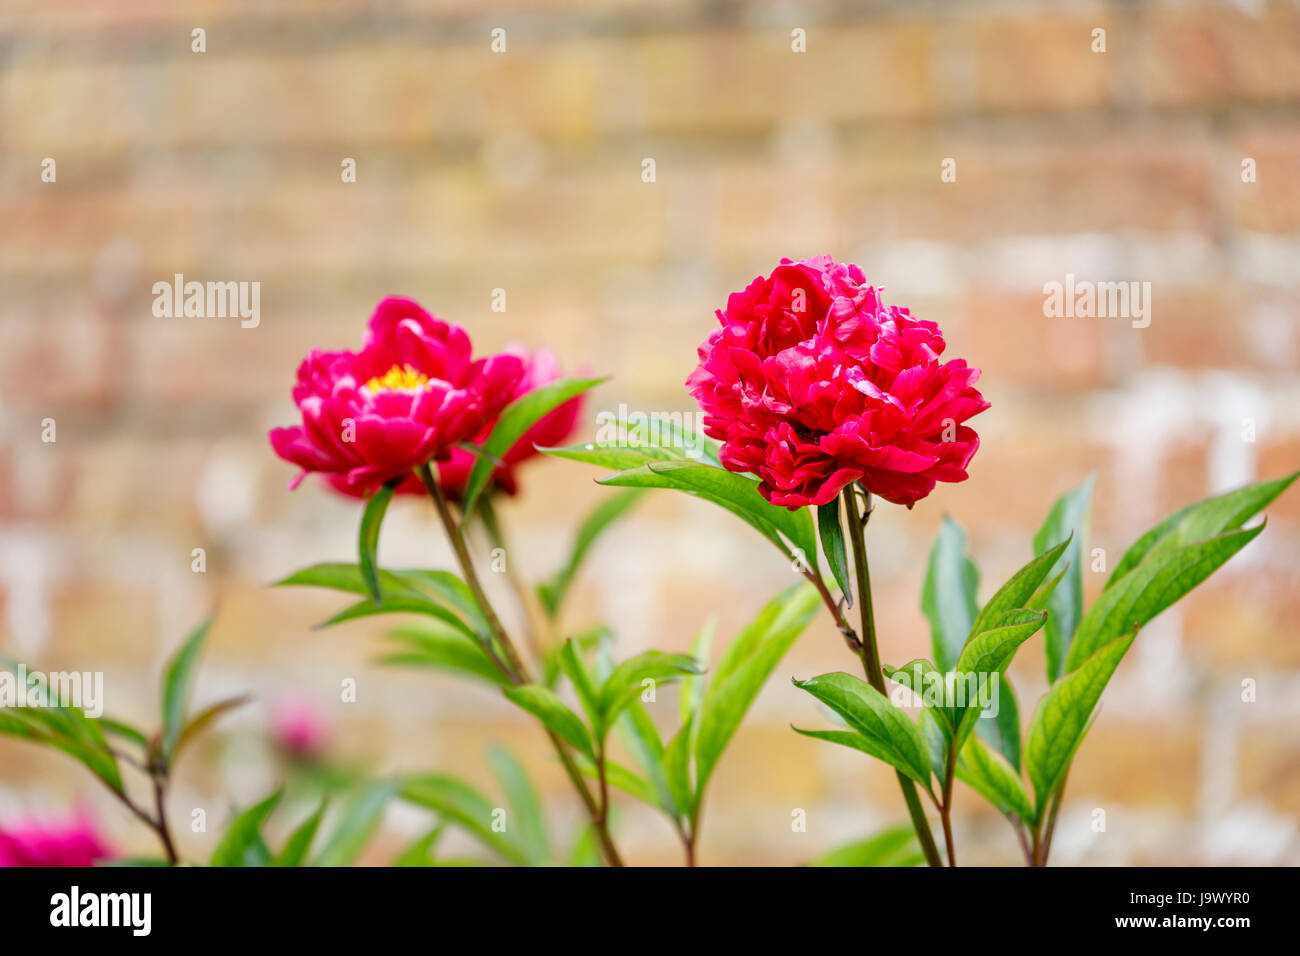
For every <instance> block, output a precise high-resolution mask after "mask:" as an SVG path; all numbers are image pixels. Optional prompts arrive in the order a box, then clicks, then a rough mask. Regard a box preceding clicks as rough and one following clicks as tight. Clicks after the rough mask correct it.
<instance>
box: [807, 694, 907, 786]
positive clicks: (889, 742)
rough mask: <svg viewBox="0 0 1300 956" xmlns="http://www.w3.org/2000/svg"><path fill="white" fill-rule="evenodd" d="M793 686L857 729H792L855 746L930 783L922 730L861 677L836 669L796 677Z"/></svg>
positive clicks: (897, 768)
mask: <svg viewBox="0 0 1300 956" xmlns="http://www.w3.org/2000/svg"><path fill="white" fill-rule="evenodd" d="M794 686H795V687H798V688H799V689H801V690H805V691H807V692H808V693H810V694H812V695H813V696H814V697H816V698H817V699H818V700H820V701H821V702H822V703H823V704H825V705H826V706H827V707H829V708H830V709H831V710H833V711H835V712H836V713H837V714H839V715H840V716H841V717H843V718H844V719H845V720H846V721H847V722H848V724H849V726H850V727H851V728H852V729H853V730H854V731H856V733H847V732H845V731H820V732H819V731H805V730H799V728H797V727H796V728H795V730H798V731H799V733H801V734H804V735H805V736H809V737H818V738H820V739H822V740H833V741H834V742H835V743H843V744H846V745H849V746H856V747H857V749H859V750H862V751H863V752H864V753H870V754H871V755H872V756H873V757H876V758H877V759H879V760H883V761H884V762H885V763H888V764H889V765H890V766H892V767H894V769H896V770H898V771H900V772H901V773H903V774H906V775H907V776H909V777H911V778H912V779H913V780H915V781H916V782H917V783H919V784H921V786H923V787H928V786H929V785H930V759H929V756H928V754H927V751H926V746H925V740H924V739H923V738H922V737H921V731H920V730H919V729H918V728H917V726H916V724H914V723H912V721H911V720H910V719H909V718H908V716H907V714H905V713H904V712H903V711H901V710H899V709H898V708H897V707H895V706H894V705H893V704H891V703H890V702H889V700H888V699H887V698H886V697H885V695H884V694H882V693H880V691H878V690H876V689H875V688H874V687H872V686H871V685H870V684H868V683H867V682H866V681H864V680H859V679H858V678H856V677H853V676H851V675H849V674H844V673H839V672H836V673H832V674H822V675H820V676H818V677H813V678H810V679H808V680H805V681H801V680H795V681H794ZM832 735H833V736H832ZM847 738H854V739H858V740H861V741H862V744H861V745H857V744H849V743H848V739H847Z"/></svg>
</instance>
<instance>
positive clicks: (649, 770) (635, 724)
mask: <svg viewBox="0 0 1300 956" xmlns="http://www.w3.org/2000/svg"><path fill="white" fill-rule="evenodd" d="M692 680H702V678H690V677H688V678H687V679H686V682H687V683H689V682H690V681H692ZM689 720H690V718H689V717H687V718H685V719H684V720H683V726H685V724H686V723H688V722H689ZM617 726H618V727H619V728H620V729H621V735H622V739H623V742H624V744H625V745H626V746H627V749H628V750H630V751H631V752H632V755H633V756H634V757H636V761H637V763H638V764H639V765H640V766H641V769H642V770H643V771H644V772H645V775H646V779H647V780H648V781H649V783H650V786H651V787H653V788H654V792H655V795H656V800H655V803H656V805H657V806H658V807H659V808H660V809H661V810H663V811H664V813H666V814H668V816H669V817H670V818H671V819H674V820H675V819H677V816H678V809H677V804H676V801H675V800H674V799H673V795H672V790H671V789H670V788H669V786H668V774H667V771H666V770H665V768H664V758H665V754H664V745H663V740H662V739H661V738H660V737H659V731H658V729H656V727H655V725H654V721H652V720H651V719H650V715H649V714H648V713H646V709H645V706H644V705H643V704H642V703H641V702H640V701H639V700H634V701H632V703H631V705H630V706H629V707H628V708H627V710H626V711H624V712H623V716H622V717H620V718H619V720H618V724H617Z"/></svg>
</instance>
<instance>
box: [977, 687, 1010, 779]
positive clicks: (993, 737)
mask: <svg viewBox="0 0 1300 956" xmlns="http://www.w3.org/2000/svg"><path fill="white" fill-rule="evenodd" d="M997 687H998V690H997V693H998V712H997V714H996V715H989V716H988V717H985V716H984V715H983V714H981V715H980V717H979V719H978V720H976V721H975V733H976V735H977V736H978V737H979V738H980V740H982V741H984V743H986V744H987V745H988V746H989V747H991V748H992V749H993V750H996V751H997V752H998V753H1000V754H1001V755H1002V756H1003V757H1005V758H1006V760H1007V763H1009V764H1011V766H1012V767H1013V768H1014V769H1015V771H1016V773H1017V774H1018V773H1020V705H1019V704H1018V703H1017V702H1016V691H1015V688H1014V687H1013V686H1012V685H1011V679H1010V678H1009V677H1007V675H1006V674H1005V673H1004V674H1003V675H1002V679H1001V680H999V681H998V685H997Z"/></svg>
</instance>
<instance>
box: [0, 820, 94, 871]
mask: <svg viewBox="0 0 1300 956" xmlns="http://www.w3.org/2000/svg"><path fill="white" fill-rule="evenodd" d="M112 856H113V851H112V850H110V849H109V848H108V845H107V844H106V843H104V841H103V840H102V839H100V836H99V834H98V833H96V832H95V828H94V826H93V825H92V824H91V822H90V819H89V817H87V816H85V815H84V814H78V815H77V816H76V817H75V818H74V819H72V820H71V821H69V822H66V823H50V822H39V821H31V822H27V823H22V824H19V825H17V826H14V827H10V828H7V829H0V866H94V865H95V862H96V861H97V860H107V859H110V858H111V857H112Z"/></svg>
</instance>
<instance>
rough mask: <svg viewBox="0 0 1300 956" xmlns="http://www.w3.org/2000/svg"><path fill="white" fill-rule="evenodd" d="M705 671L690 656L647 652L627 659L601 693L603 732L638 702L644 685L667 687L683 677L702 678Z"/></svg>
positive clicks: (607, 681)
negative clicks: (652, 684)
mask: <svg viewBox="0 0 1300 956" xmlns="http://www.w3.org/2000/svg"><path fill="white" fill-rule="evenodd" d="M701 673H703V668H701V667H700V664H699V662H698V661H697V660H696V659H695V658H693V657H691V656H690V655H689V654H666V653H664V652H663V651H645V652H643V653H641V654H638V655H636V656H635V657H631V658H628V659H627V660H625V661H624V662H623V663H621V664H619V665H618V667H616V668H614V673H612V674H610V675H609V679H608V680H606V681H605V686H604V687H602V688H601V690H600V713H601V725H600V726H601V728H605V727H610V726H612V725H613V722H614V719H615V718H616V717H617V716H618V715H619V713H620V712H621V711H622V710H623V708H625V707H627V705H628V704H630V703H632V701H634V700H636V698H637V696H638V695H639V694H640V693H641V692H642V689H643V687H644V682H645V681H653V682H654V683H655V684H663V683H667V682H669V681H671V680H674V679H675V678H677V677H680V676H681V675H682V674H701Z"/></svg>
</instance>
